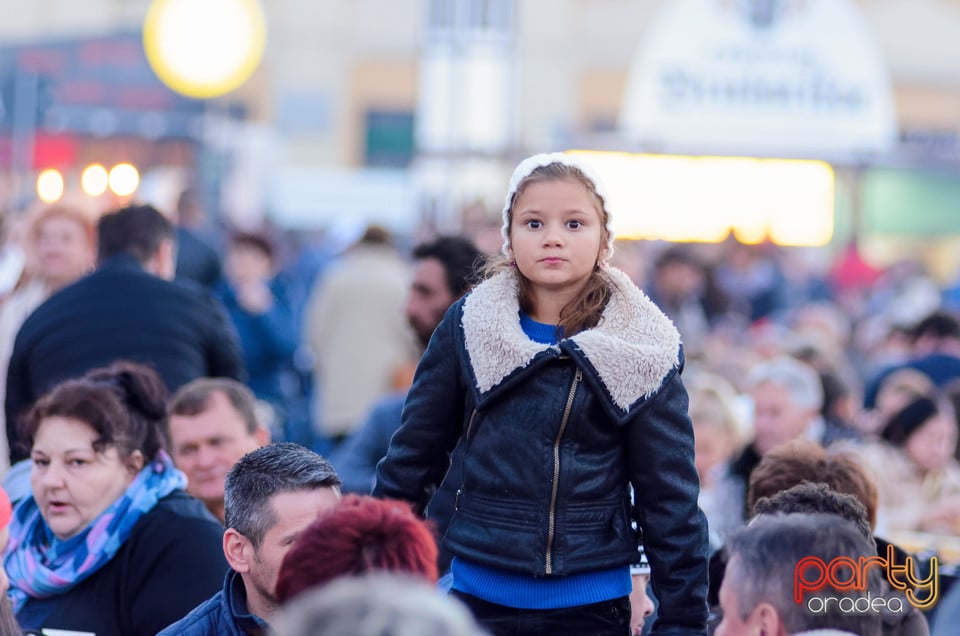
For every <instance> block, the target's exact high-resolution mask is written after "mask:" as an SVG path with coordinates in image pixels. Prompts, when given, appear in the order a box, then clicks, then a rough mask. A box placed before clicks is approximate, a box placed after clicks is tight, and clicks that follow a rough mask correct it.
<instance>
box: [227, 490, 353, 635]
mask: <svg viewBox="0 0 960 636" xmlns="http://www.w3.org/2000/svg"><path fill="white" fill-rule="evenodd" d="M338 501H340V490H339V489H337V488H317V489H315V490H297V491H292V492H282V493H278V494H276V495H274V496H273V497H271V499H270V508H271V509H272V511H273V518H274V519H275V520H276V523H274V524H273V526H271V527H270V529H269V530H267V532H266V534H264V536H263V540H262V541H261V542H260V545H259V546H256V547H255V546H253V544H252V543H249V541H248V542H247V544H246V546H245V550H246V563H247V570H246V572H243V573H242V574H243V575H244V576H243V579H244V584H245V586H246V589H247V604H248V606H249V607H250V610H251V611H253V612H254V613H255V614H257V616H260V617H261V618H266V617H267V616H269V615H270V614H271V613H272V612H273V611H274V610H275V609H276V607H277V597H276V588H277V577H278V576H279V574H280V566H281V565H282V564H283V557H285V556H286V554H287V552H289V551H290V548H292V547H293V546H294V545H295V544H296V542H297V539H299V538H300V535H301V534H302V533H303V531H304V530H306V529H307V526H309V525H310V524H311V523H313V521H314V519H316V518H317V515H319V514H320V513H322V512H325V511H327V510H330V509H331V508H333V507H334V506H335V505H336V504H337V502H338ZM260 612H263V613H260Z"/></svg>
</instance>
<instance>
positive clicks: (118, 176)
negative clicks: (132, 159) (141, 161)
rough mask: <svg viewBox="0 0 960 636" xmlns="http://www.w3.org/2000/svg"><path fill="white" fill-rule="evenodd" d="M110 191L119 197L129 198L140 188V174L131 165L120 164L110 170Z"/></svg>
mask: <svg viewBox="0 0 960 636" xmlns="http://www.w3.org/2000/svg"><path fill="white" fill-rule="evenodd" d="M108 181H109V183H110V190H111V192H113V193H114V194H115V195H117V196H118V197H127V196H130V195H131V194H133V193H134V192H136V191H137V188H138V187H139V186H140V173H139V172H137V169H136V168H134V167H133V166H132V165H130V164H129V163H118V164H117V165H115V166H114V167H112V168H110V175H109V179H108Z"/></svg>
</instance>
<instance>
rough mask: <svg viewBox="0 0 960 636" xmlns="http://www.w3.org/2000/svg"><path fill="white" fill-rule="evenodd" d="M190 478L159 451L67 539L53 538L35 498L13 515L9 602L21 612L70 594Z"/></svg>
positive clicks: (7, 555) (7, 561)
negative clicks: (32, 602)
mask: <svg viewBox="0 0 960 636" xmlns="http://www.w3.org/2000/svg"><path fill="white" fill-rule="evenodd" d="M186 485H187V478H186V476H185V475H184V474H183V473H182V472H180V471H179V470H177V469H176V468H174V466H173V461H172V460H171V459H170V456H169V455H167V453H166V452H164V451H160V452H159V453H157V457H156V458H155V459H154V461H153V462H152V463H150V464H149V465H148V466H145V467H144V468H143V470H141V471H140V472H139V473H138V474H137V476H136V477H134V479H133V481H132V482H130V485H129V486H127V489H126V491H124V493H123V494H122V495H121V496H120V498H119V499H117V500H116V501H114V502H113V503H112V504H110V507H108V508H107V509H106V510H104V511H103V512H101V513H100V515H99V516H98V517H97V518H96V519H94V520H93V521H92V522H91V523H90V525H89V526H87V527H86V528H85V529H84V530H82V531H81V532H80V533H79V534H76V535H74V536H72V537H70V538H69V539H66V540H61V539H58V538H57V537H56V536H54V534H53V532H51V531H50V528H49V527H48V526H47V524H46V522H45V521H44V520H43V517H41V516H40V508H39V507H38V506H37V502H36V501H35V500H34V498H33V497H32V496H30V497H27V498H25V499H24V500H23V501H22V502H20V504H19V505H18V506H17V508H16V510H14V512H13V521H11V523H10V543H9V545H8V546H7V550H6V553H5V556H4V567H6V569H7V574H8V575H9V577H10V591H9V595H10V601H11V603H12V604H13V609H14V612H19V611H20V608H21V607H23V605H24V603H26V602H27V599H28V598H30V597H34V598H47V597H50V596H56V595H58V594H63V593H64V592H67V591H68V590H70V589H71V588H73V587H74V586H75V585H77V584H78V583H80V582H81V581H83V580H84V579H86V578H87V577H89V576H90V575H92V574H94V573H95V572H96V571H97V570H99V569H100V568H101V567H103V566H104V565H105V564H106V563H107V562H108V561H110V559H112V558H113V557H114V555H115V554H116V553H117V551H118V550H119V549H120V547H121V546H122V545H123V543H124V542H125V541H126V540H127V538H128V537H129V536H130V533H131V532H132V531H133V527H134V526H135V525H136V524H137V522H138V521H139V520H140V518H141V517H142V516H143V515H145V514H146V513H148V512H149V511H150V510H152V509H153V507H154V506H156V505H157V502H158V501H159V500H160V499H162V498H163V497H165V496H167V495H169V494H170V493H171V492H173V491H174V490H179V489H183V488H185V487H186Z"/></svg>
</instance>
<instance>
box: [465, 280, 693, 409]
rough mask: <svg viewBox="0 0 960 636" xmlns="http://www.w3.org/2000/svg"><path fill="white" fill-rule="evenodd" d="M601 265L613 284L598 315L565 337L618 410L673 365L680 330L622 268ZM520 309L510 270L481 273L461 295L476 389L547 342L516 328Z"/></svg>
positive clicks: (495, 381) (528, 358) (482, 389)
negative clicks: (591, 325)
mask: <svg viewBox="0 0 960 636" xmlns="http://www.w3.org/2000/svg"><path fill="white" fill-rule="evenodd" d="M606 271H607V273H608V274H609V275H610V278H611V279H612V280H613V281H614V283H615V288H616V289H615V290H614V293H613V294H612V295H611V297H610V301H609V302H608V303H607V307H606V309H604V311H603V319H602V320H601V321H600V324H599V325H597V326H596V327H594V328H593V329H588V330H587V331H582V332H580V333H578V334H576V335H575V336H573V337H572V338H570V341H571V342H573V343H575V345H576V347H577V348H578V349H579V350H580V352H582V353H583V356H584V358H585V359H586V360H587V361H588V363H589V364H590V365H592V367H593V369H594V370H595V371H596V374H597V376H599V378H600V381H601V382H602V384H603V386H604V388H605V389H606V390H607V392H608V394H609V397H610V400H611V401H612V402H613V404H614V405H615V406H616V407H617V409H618V410H619V411H621V412H624V413H625V412H627V411H629V409H630V407H631V406H632V405H633V404H635V403H636V402H637V401H638V400H640V399H641V398H643V397H646V396H649V395H650V394H651V393H653V392H655V391H656V390H657V389H659V388H660V385H661V383H662V382H663V379H664V377H665V376H666V375H667V374H668V373H669V372H670V371H671V370H672V369H673V368H675V367H676V366H677V364H678V363H679V351H680V333H679V332H678V331H677V329H676V327H674V326H673V323H672V322H670V319H669V318H667V316H666V315H664V314H663V312H662V311H660V309H659V308H658V307H657V306H656V305H655V304H654V303H653V302H652V301H651V300H650V299H649V298H647V297H646V295H645V294H644V293H643V292H642V291H640V290H639V289H638V288H637V286H636V285H634V284H633V281H631V280H630V278H629V277H628V276H627V275H626V274H625V273H623V272H622V271H620V270H618V269H616V268H613V267H608V268H607V269H606ZM519 310H520V302H519V299H518V297H517V278H516V274H515V273H514V272H512V271H506V272H500V273H498V274H496V275H494V276H492V277H491V278H489V279H487V280H486V281H484V282H483V283H481V284H480V285H479V286H477V287H476V288H475V289H474V290H473V291H472V292H471V293H470V294H469V295H468V296H467V298H466V300H465V301H464V305H463V323H462V324H463V333H464V339H465V342H466V349H467V355H468V357H469V360H470V365H471V367H472V369H473V374H474V377H475V378H476V382H477V387H476V388H477V390H478V391H479V393H480V394H481V395H483V394H485V393H487V392H488V391H490V390H491V389H493V388H494V387H496V386H497V385H498V384H499V383H500V382H501V381H503V379H504V378H506V377H507V376H508V375H509V374H511V373H512V372H513V371H514V370H516V369H518V368H522V367H525V366H527V365H528V364H530V362H531V361H532V360H533V358H534V357H535V356H536V355H537V354H539V353H541V352H543V351H545V350H547V349H550V348H551V345H544V344H541V343H537V342H534V341H532V340H530V339H529V338H528V337H527V336H526V334H524V333H523V329H522V328H521V327H520V321H519V319H518V312H519Z"/></svg>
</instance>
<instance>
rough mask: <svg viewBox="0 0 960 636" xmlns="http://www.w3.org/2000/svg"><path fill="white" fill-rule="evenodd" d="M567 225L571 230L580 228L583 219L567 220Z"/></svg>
mask: <svg viewBox="0 0 960 636" xmlns="http://www.w3.org/2000/svg"><path fill="white" fill-rule="evenodd" d="M567 227H568V228H570V229H571V230H579V229H580V228H581V227H583V221H577V220H572V221H567Z"/></svg>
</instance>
